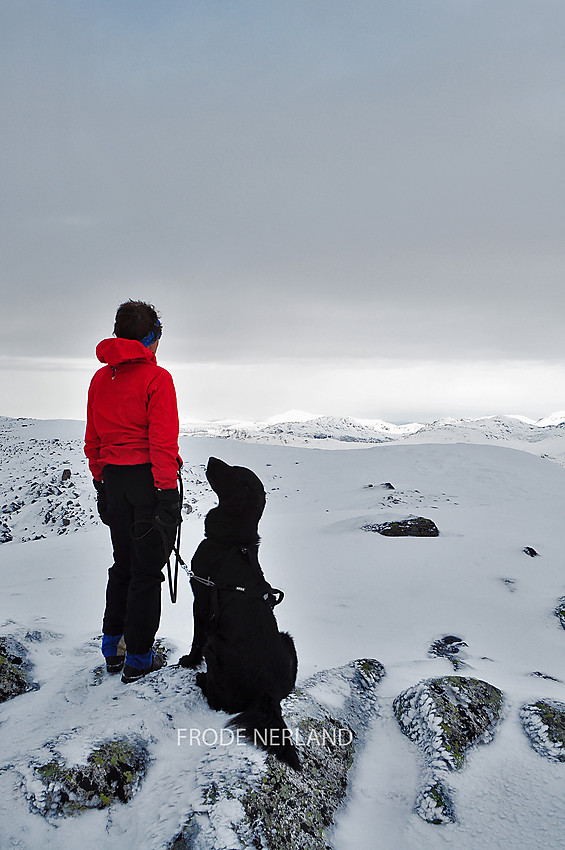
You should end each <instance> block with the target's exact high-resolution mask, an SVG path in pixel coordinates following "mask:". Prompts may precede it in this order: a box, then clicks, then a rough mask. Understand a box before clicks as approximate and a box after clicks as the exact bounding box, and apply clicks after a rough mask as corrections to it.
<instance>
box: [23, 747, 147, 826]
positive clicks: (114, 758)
mask: <svg viewBox="0 0 565 850" xmlns="http://www.w3.org/2000/svg"><path fill="white" fill-rule="evenodd" d="M148 762H149V754H148V752H147V749H146V747H145V746H144V744H143V743H141V742H139V741H129V740H125V739H121V740H116V741H107V742H105V743H103V744H101V745H100V746H99V747H97V748H96V749H94V750H93V751H92V752H91V753H90V754H89V756H88V758H87V760H86V764H84V765H78V766H77V765H73V766H69V765H67V764H65V762H64V761H63V760H62V759H58V758H55V759H53V760H52V761H50V762H48V763H47V764H43V765H39V766H38V767H36V768H35V776H36V777H37V778H38V779H39V780H40V781H41V783H42V786H43V787H42V788H41V790H30V791H29V793H28V799H29V801H30V806H31V808H32V810H33V811H36V812H39V813H41V814H43V815H47V816H50V817H57V816H63V815H74V814H77V813H79V812H82V811H85V810H86V809H104V808H106V807H107V806H110V805H112V803H114V802H116V801H119V802H121V803H127V802H128V801H129V800H131V798H132V797H133V795H134V793H135V791H136V790H137V788H138V787H139V784H140V782H141V780H142V778H143V776H144V775H145V773H146V770H147V765H148Z"/></svg>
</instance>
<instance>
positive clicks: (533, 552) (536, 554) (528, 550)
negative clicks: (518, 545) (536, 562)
mask: <svg viewBox="0 0 565 850" xmlns="http://www.w3.org/2000/svg"><path fill="white" fill-rule="evenodd" d="M522 551H523V552H524V554H526V555H529V556H530V558H537V557H539V552H536V550H535V549H534V548H533V546H524V548H523V550H522Z"/></svg>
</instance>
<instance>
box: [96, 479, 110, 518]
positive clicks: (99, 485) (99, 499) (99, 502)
mask: <svg viewBox="0 0 565 850" xmlns="http://www.w3.org/2000/svg"><path fill="white" fill-rule="evenodd" d="M92 483H93V484H94V489H95V490H96V507H97V509H98V516H99V517H100V519H101V520H102V522H103V523H104V524H105V525H108V518H107V513H108V499H107V498H106V488H105V486H104V482H103V481H97V480H96V478H93V479H92Z"/></svg>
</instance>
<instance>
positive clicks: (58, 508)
mask: <svg viewBox="0 0 565 850" xmlns="http://www.w3.org/2000/svg"><path fill="white" fill-rule="evenodd" d="M562 418H565V417H560V416H555V417H552V418H549V419H548V420H547V422H543V423H541V424H540V423H531V422H529V421H524V418H520V417H496V418H491V419H485V420H478V421H475V422H471V421H458V422H454V421H446V422H443V423H433V424H432V425H428V426H420V427H419V428H416V427H414V428H405V429H404V431H395V430H394V426H389V428H388V430H387V429H385V428H381V429H380V431H379V434H380V437H379V438H378V435H377V437H374V438H373V439H372V440H370V441H369V440H367V442H365V438H366V437H367V430H366V429H368V428H373V426H372V425H371V424H370V423H359V422H358V421H354V420H338V421H337V424H336V421H335V420H334V421H332V422H328V420H326V422H325V425H324V423H323V422H322V423H320V420H319V419H318V420H308V419H306V420H302V421H299V422H298V423H294V424H292V425H288V424H285V423H284V422H280V421H276V422H272V423H270V424H269V425H266V426H265V427H258V426H255V434H253V433H251V432H252V431H253V428H251V427H247V429H244V428H243V426H242V425H241V424H239V425H237V431H238V436H240V437H245V439H239V440H237V439H233V433H232V432H231V431H229V429H228V431H229V433H228V432H226V431H225V430H224V431H222V432H221V433H220V432H219V431H218V428H219V426H218V425H215V426H205V425H202V424H201V425H198V426H190V427H189V426H185V428H184V431H183V433H184V435H183V437H182V439H181V454H182V455H183V458H184V460H185V473H184V484H185V504H187V505H188V504H190V505H191V507H192V509H193V510H192V512H191V513H186V515H185V521H184V523H183V543H182V549H183V554H184V557H185V559H186V560H188V559H189V557H190V555H191V553H192V552H193V551H194V549H195V548H196V546H197V544H198V542H199V541H200V539H201V537H202V519H203V516H204V514H205V513H206V511H207V510H208V509H209V508H210V507H211V506H212V505H213V504H214V499H213V494H211V492H210V490H209V488H208V486H207V484H206V480H205V476H204V466H205V464H206V461H207V459H208V457H209V456H211V455H214V456H216V457H220V458H222V459H223V460H225V461H227V462H228V463H232V464H239V465H243V466H248V467H250V468H251V469H253V470H254V471H255V472H256V473H257V474H258V475H259V477H260V478H261V479H262V480H263V482H264V484H265V487H266V490H267V494H268V499H267V507H266V511H265V514H264V517H263V519H262V521H261V525H260V532H261V536H262V544H261V549H260V560H261V564H262V566H263V569H264V571H265V574H266V576H267V578H268V579H269V580H270V581H271V583H272V584H273V585H275V586H277V587H281V588H282V589H284V591H285V594H286V595H285V600H284V602H283V604H282V605H281V606H280V607H279V608H277V616H278V620H279V625H280V627H281V628H283V629H288V630H289V631H290V632H291V633H292V634H293V635H294V638H295V641H296V645H297V648H298V653H299V660H300V668H299V678H300V679H305V678H307V677H309V676H310V675H311V674H312V673H314V672H315V671H318V670H323V669H325V668H329V667H336V666H339V665H342V664H345V663H347V662H348V661H350V660H352V659H354V658H360V657H374V658H377V659H378V660H379V661H380V662H382V664H384V666H385V668H386V671H387V674H386V676H385V678H384V679H383V681H382V683H381V685H380V686H379V687H380V691H379V693H380V698H379V702H380V706H381V711H380V716H379V717H378V719H377V720H376V721H375V723H374V726H373V729H372V734H371V735H370V737H369V741H368V744H367V746H366V748H365V750H364V751H363V753H362V754H361V756H360V758H359V760H358V762H357V764H356V766H355V768H354V771H353V774H352V777H351V782H350V788H349V796H348V802H347V805H346V806H344V808H343V809H342V811H341V812H340V816H339V818H338V822H337V825H336V828H335V831H334V834H333V842H332V843H333V846H334V848H335V850H374V848H376V847H378V848H383V850H396V848H400V850H426V849H427V848H442V847H444V846H445V845H451V846H452V847H454V848H457V850H471V848H472V849H473V850H475V848H476V850H479V849H480V850H483V848H501V849H502V848H504V850H505V849H506V848H513V850H534V848H537V847H539V846H545V847H547V848H555V850H557V848H562V847H563V846H564V844H563V835H564V834H565V764H560V763H551V762H549V761H547V760H545V759H543V758H542V757H540V756H539V755H537V754H536V753H535V752H534V750H533V749H532V748H531V747H530V745H529V742H528V740H527V738H526V736H525V735H524V733H523V731H522V728H521V725H520V722H519V719H518V712H519V709H520V707H521V706H522V705H523V704H524V703H525V702H530V701H532V700H535V699H539V698H548V699H553V700H558V701H561V702H565V663H564V661H563V659H564V657H565V652H564V650H565V631H564V630H563V628H562V627H561V625H560V623H559V621H558V620H557V618H556V617H555V616H554V614H553V611H554V608H555V605H556V603H557V600H558V599H559V598H561V597H563V596H564V595H565V570H564V562H565V531H564V524H563V513H564V510H565V470H564V469H563V467H562V465H561V463H560V461H561V459H562V458H563V457H565V427H564V426H563V424H562V421H561V419H562ZM313 422H314V425H312V423H313ZM351 422H353V426H352V425H351ZM384 424H386V423H384ZM306 426H308V427H309V428H310V430H309V431H305V430H304V429H305V428H306ZM330 426H331V427H330ZM83 427H84V426H83V424H82V423H79V422H56V421H51V422H35V421H33V420H10V419H0V435H1V439H2V465H1V472H0V492H1V496H0V510H2V511H3V521H4V525H3V526H2V527H3V528H4V529H5V539H8V538H9V537H11V538H12V539H11V541H9V542H5V543H3V544H2V545H1V546H0V586H1V587H2V594H1V595H0V633H1V634H10V635H14V636H15V637H18V638H19V639H20V640H21V641H22V642H23V643H24V644H26V645H27V646H28V648H29V651H30V657H31V660H32V661H33V662H34V664H35V668H34V678H35V680H36V681H37V682H38V683H39V685H40V688H39V690H37V691H34V692H30V693H27V694H24V695H22V696H20V697H16V698H15V699H13V700H11V701H9V702H7V703H4V704H2V705H1V706H0V809H1V811H2V817H1V819H0V847H1V848H2V850H3V848H10V847H19V848H26V850H27V849H28V848H29V850H35V848H39V847H48V848H61V850H67V848H68V850H70V849H71V848H73V850H74V848H76V847H77V846H79V845H80V846H82V847H84V848H90V847H93V848H94V847H97V848H98V847H99V848H103V850H104V848H108V850H110V848H117V847H120V848H125V849H126V850H127V848H137V847H144V848H145V847H148V848H156V850H157V848H164V847H165V846H166V844H167V842H168V841H169V840H170V839H171V838H172V837H173V836H174V835H175V834H176V832H177V831H178V829H179V828H180V827H181V826H182V824H183V823H184V822H185V821H186V816H187V814H188V813H189V812H190V811H191V807H192V806H193V805H194V803H195V801H196V800H197V798H198V793H199V787H200V785H201V783H202V782H203V781H204V779H203V778H205V777H208V778H209V777H210V776H213V775H214V773H215V772H218V773H219V774H221V773H222V771H224V770H226V769H227V768H226V765H228V764H230V765H231V766H232V767H233V764H236V763H237V759H238V753H237V752H236V749H234V750H229V749H228V748H223V749H222V748H220V747H217V748H214V747H204V748H202V747H200V748H198V747H194V746H193V747H190V746H188V745H184V746H183V745H181V746H178V738H177V729H178V728H187V727H193V726H196V727H199V728H202V729H206V728H213V729H217V730H219V729H221V728H222V726H223V724H224V722H225V720H226V717H225V715H221V714H218V713H216V712H211V711H209V710H208V709H207V707H206V706H205V704H204V702H203V701H202V699H201V697H200V695H199V694H198V692H197V691H196V689H195V688H194V685H193V674H191V673H190V671H183V670H179V669H175V668H172V667H169V668H167V669H166V670H165V671H163V672H162V673H159V674H156V675H155V676H153V677H148V678H147V679H146V680H145V681H144V682H142V683H140V684H138V685H134V686H123V685H122V684H121V682H120V681H119V677H112V678H109V677H106V676H102V677H99V676H98V675H96V674H95V673H94V671H95V668H96V667H98V666H99V665H100V662H101V656H100V654H99V648H98V641H97V639H96V638H97V636H98V635H99V634H100V620H101V614H102V609H103V603H104V589H105V581H106V570H107V567H108V566H109V565H110V557H111V552H110V546H109V540H108V535H107V530H106V529H105V528H104V527H103V526H101V525H100V524H99V523H98V522H97V521H96V518H95V510H94V498H93V491H92V492H91V485H90V480H89V476H88V472H87V468H86V464H85V462H84V460H83V457H82V446H81V438H82V433H83ZM222 427H224V426H222ZM230 427H231V426H230ZM324 427H325V428H326V432H325V433H326V436H325V437H323V436H320V435H321V434H323V433H324ZM363 429H365V430H363ZM220 430H221V429H220ZM373 430H374V429H373ZM375 433H376V431H375ZM211 434H212V436H210V435H211ZM316 434H317V436H316ZM328 435H329V436H328ZM356 437H359V438H360V440H361V441H360V442H359V441H355V438H356ZM379 439H380V440H382V442H380V444H379ZM371 443H373V444H371ZM321 445H323V448H324V451H320V450H319V448H318V447H319V446H321ZM330 446H331V448H330ZM347 447H355V448H356V449H357V450H356V451H344V450H343V449H344V448H347ZM337 448H339V449H341V450H339V451H338V450H336V449H337ZM548 455H549V456H550V457H551V458H553V459H554V460H557V461H559V462H553V461H552V460H551V459H550V458H549V457H548ZM65 470H70V473H65ZM385 483H389V484H392V486H393V488H394V489H389V488H388V487H383V486H382V485H383V484H385ZM409 516H424V517H428V518H430V519H433V520H434V522H435V523H436V525H437V526H438V528H439V530H440V535H439V537H436V538H388V537H383V536H381V535H379V534H375V533H370V532H367V531H363V530H362V526H363V525H366V524H368V523H376V522H384V521H386V520H390V519H398V518H406V517H409ZM1 520H2V517H0V521H1ZM34 538H38V539H34ZM23 541H26V542H23ZM527 546H529V547H533V548H534V549H535V550H537V552H538V553H539V557H530V556H528V555H527V554H525V553H524V551H523V549H524V547H527ZM160 635H161V636H162V637H163V638H164V639H165V640H166V641H167V642H169V643H170V644H172V645H173V646H174V652H173V654H172V660H173V661H174V660H176V657H177V656H178V655H180V654H182V653H184V652H186V651H187V650H188V648H189V646H190V642H191V636H192V632H191V593H190V589H189V587H188V583H187V581H186V578H185V577H184V576H182V575H181V587H180V590H179V600H178V602H177V604H176V605H172V604H171V603H170V600H169V599H168V595H167V592H166V586H164V590H163V613H162V620H161V629H160ZM444 635H455V636H458V637H460V638H461V639H462V640H463V641H464V642H465V643H466V644H467V647H466V649H465V653H466V655H465V657H463V660H464V661H465V663H466V665H467V666H466V667H464V668H462V669H461V670H460V671H459V674H460V675H471V676H474V677H477V678H479V679H484V680H485V681H487V682H489V683H491V684H493V685H495V686H497V687H498V688H500V689H501V690H502V691H503V692H504V694H505V699H506V704H505V719H504V720H503V722H502V724H501V726H500V728H499V730H498V732H497V734H496V736H495V738H494V741H493V742H492V743H491V744H488V745H486V746H483V747H479V748H477V749H476V750H475V751H473V752H472V753H471V755H470V757H469V759H468V763H467V764H466V766H465V767H464V769H463V770H462V771H460V772H458V773H456V774H453V776H452V777H450V783H451V786H452V788H453V791H454V801H455V807H456V814H457V817H458V822H457V823H455V824H448V825H443V826H435V825H431V824H428V823H425V822H424V821H422V820H421V819H420V818H419V817H418V816H417V815H416V814H414V812H413V806H414V801H415V798H416V794H417V785H418V781H419V779H418V777H419V772H420V770H421V762H420V757H419V754H418V751H417V750H416V748H415V746H414V745H413V744H412V743H411V742H410V741H409V740H408V739H407V738H405V737H404V736H403V735H402V733H401V731H400V729H399V727H398V725H397V723H396V720H395V719H394V716H393V713H392V701H393V699H394V697H395V696H397V695H398V694H399V693H400V692H401V691H403V690H404V689H405V688H407V687H409V686H411V685H414V684H415V683H417V682H418V681H420V680H422V679H424V678H427V677H430V676H436V675H449V674H451V673H452V672H453V668H452V666H451V663H450V662H449V660H448V659H446V658H432V657H430V656H429V655H428V650H429V647H430V645H431V644H432V642H433V641H435V640H436V639H438V638H441V637H442V636H444ZM549 677H551V678H549ZM119 732H122V733H127V734H140V735H141V736H142V737H144V739H145V740H149V741H150V742H151V743H150V748H151V753H152V758H153V760H152V763H151V766H150V768H149V772H148V774H147V777H146V779H145V781H144V783H143V785H142V787H141V790H140V791H139V792H138V794H137V795H136V796H135V797H134V799H133V801H132V802H131V803H129V804H127V805H122V804H115V805H114V806H112V807H111V808H110V809H109V810H105V811H97V810H96V811H91V812H87V813H85V814H82V815H80V816H77V817H74V818H67V819H65V820H61V819H60V820H57V821H55V822H50V821H49V820H46V819H44V818H43V817H42V816H41V815H39V814H36V813H32V812H31V811H30V807H29V802H28V797H29V795H30V790H31V789H32V787H33V778H32V767H33V765H34V764H40V763H45V762H46V761H48V760H49V758H50V757H51V756H52V754H53V753H61V754H62V755H64V756H65V757H66V758H68V759H69V761H72V762H73V763H78V762H80V758H81V757H83V756H84V754H85V753H86V752H87V750H88V747H89V746H91V745H92V744H93V743H96V742H99V741H100V740H103V739H104V738H105V737H107V736H108V735H115V734H117V733H119ZM256 758H257V760H260V759H261V758H262V756H261V754H259V753H257V756H256ZM26 794H27V796H26Z"/></svg>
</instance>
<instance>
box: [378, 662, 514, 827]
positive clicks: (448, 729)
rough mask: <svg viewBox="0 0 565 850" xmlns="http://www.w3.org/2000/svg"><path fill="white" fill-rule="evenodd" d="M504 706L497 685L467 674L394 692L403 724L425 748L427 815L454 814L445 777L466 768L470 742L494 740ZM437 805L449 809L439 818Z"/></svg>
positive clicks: (419, 807) (421, 803) (421, 799)
mask: <svg viewBox="0 0 565 850" xmlns="http://www.w3.org/2000/svg"><path fill="white" fill-rule="evenodd" d="M502 706H503V695H502V692H501V691H500V690H498V688H495V687H494V686H493V685H490V684H488V682H483V681H480V680H479V679H473V678H466V677H463V676H444V677H442V678H438V679H427V680H424V681H423V682H420V683H419V684H417V685H415V686H414V687H412V688H409V689H408V690H406V691H404V692H403V693H402V694H400V695H399V696H397V697H396V699H395V700H394V702H393V710H394V714H395V716H396V719H397V721H398V723H399V725H400V728H401V729H402V731H403V732H404V734H405V735H407V736H408V737H409V738H410V740H412V741H414V742H415V743H417V744H418V745H419V746H420V747H421V748H422V750H423V753H424V759H425V763H426V781H425V787H424V790H423V791H422V792H420V794H419V796H418V800H417V804H416V811H417V813H418V814H419V815H420V816H421V817H423V818H424V820H430V817H431V820H430V822H431V823H438V822H442V823H443V822H445V821H450V820H453V819H454V818H455V815H454V813H453V806H452V803H451V800H450V798H449V793H448V791H447V790H446V788H445V787H444V784H443V783H444V779H445V776H446V775H447V773H448V772H449V771H452V770H459V769H460V768H462V767H463V764H464V761H465V755H466V752H467V750H468V749H469V748H470V747H472V746H474V745H476V744H480V743H488V742H489V741H491V740H492V738H493V737H494V730H495V728H496V726H497V724H498V722H499V721H500V717H501V712H502ZM438 788H440V789H441V793H440V792H439V791H438ZM438 805H439V807H440V808H441V809H442V810H443V812H444V813H445V817H443V818H439V819H437V818H436V814H437V813H436V811H435V809H436V808H437V806H438ZM432 815H433V816H432Z"/></svg>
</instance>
